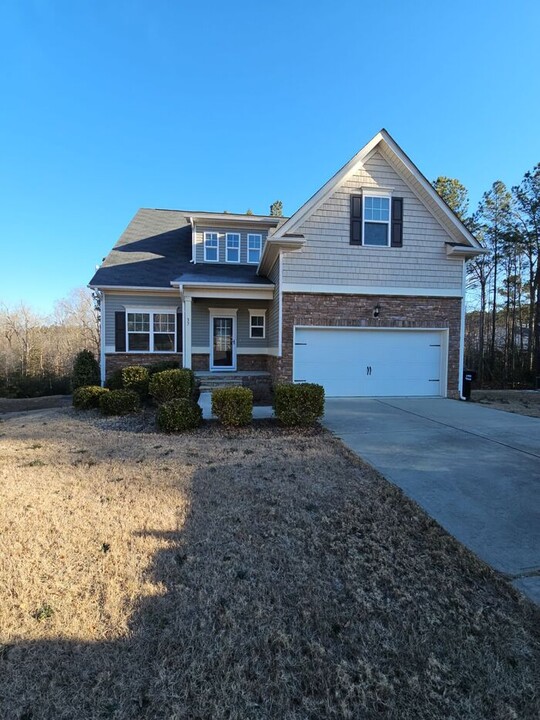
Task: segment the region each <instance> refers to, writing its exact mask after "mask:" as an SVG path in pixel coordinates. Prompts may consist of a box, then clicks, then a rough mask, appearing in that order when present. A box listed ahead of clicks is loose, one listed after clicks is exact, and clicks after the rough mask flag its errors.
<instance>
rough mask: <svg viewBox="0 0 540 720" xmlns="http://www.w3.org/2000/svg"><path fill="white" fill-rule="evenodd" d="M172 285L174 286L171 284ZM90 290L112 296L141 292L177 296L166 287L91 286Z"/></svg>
mask: <svg viewBox="0 0 540 720" xmlns="http://www.w3.org/2000/svg"><path fill="white" fill-rule="evenodd" d="M171 285H173V284H172V283H171ZM88 287H89V288H91V289H92V290H106V291H107V293H108V294H109V295H111V294H112V293H114V292H118V293H122V294H124V293H140V292H155V293H165V294H169V295H176V292H174V290H173V289H172V288H164V287H134V286H133V285H125V286H120V285H89V286H88ZM173 287H178V285H175V286H173Z"/></svg>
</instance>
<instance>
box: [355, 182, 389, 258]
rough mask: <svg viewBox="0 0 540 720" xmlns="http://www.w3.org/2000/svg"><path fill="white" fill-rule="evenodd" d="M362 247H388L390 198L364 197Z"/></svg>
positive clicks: (378, 196) (379, 196)
mask: <svg viewBox="0 0 540 720" xmlns="http://www.w3.org/2000/svg"><path fill="white" fill-rule="evenodd" d="M363 199H364V232H363V233H362V237H363V243H364V245H378V246H383V247H387V246H388V245H390V198H389V197H387V196H381V195H364V198H363Z"/></svg>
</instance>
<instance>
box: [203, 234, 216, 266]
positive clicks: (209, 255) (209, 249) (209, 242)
mask: <svg viewBox="0 0 540 720" xmlns="http://www.w3.org/2000/svg"><path fill="white" fill-rule="evenodd" d="M218 260H219V240H218V234H217V233H216V232H205V233H204V261H205V262H218Z"/></svg>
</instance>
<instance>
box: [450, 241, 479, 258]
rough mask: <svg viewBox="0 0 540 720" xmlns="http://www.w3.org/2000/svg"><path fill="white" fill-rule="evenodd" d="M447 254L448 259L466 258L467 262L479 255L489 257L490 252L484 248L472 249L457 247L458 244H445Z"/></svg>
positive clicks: (468, 246)
mask: <svg viewBox="0 0 540 720" xmlns="http://www.w3.org/2000/svg"><path fill="white" fill-rule="evenodd" d="M445 244H446V254H447V256H448V257H459V258H465V259H466V260H469V259H472V258H475V257H477V256H478V255H487V254H488V253H489V250H488V249H487V248H483V247H471V246H470V245H457V244H456V243H445Z"/></svg>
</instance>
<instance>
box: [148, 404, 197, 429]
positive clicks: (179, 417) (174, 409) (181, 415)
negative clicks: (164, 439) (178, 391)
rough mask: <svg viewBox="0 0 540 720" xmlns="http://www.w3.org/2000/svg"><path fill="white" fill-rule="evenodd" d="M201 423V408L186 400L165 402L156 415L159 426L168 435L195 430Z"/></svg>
mask: <svg viewBox="0 0 540 720" xmlns="http://www.w3.org/2000/svg"><path fill="white" fill-rule="evenodd" d="M201 421H202V410H201V408H200V407H199V405H197V404H195V403H194V402H192V401H191V400H187V399H186V398H174V400H169V401H168V402H164V403H163V404H162V405H160V406H159V407H158V409H157V413H156V423H157V426H158V428H159V429H160V430H161V431H162V432H166V433H172V432H183V431H185V430H193V429H194V428H197V427H199V425H200V424H201Z"/></svg>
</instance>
